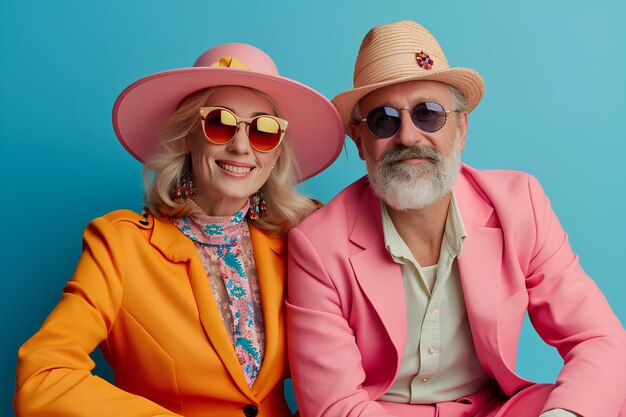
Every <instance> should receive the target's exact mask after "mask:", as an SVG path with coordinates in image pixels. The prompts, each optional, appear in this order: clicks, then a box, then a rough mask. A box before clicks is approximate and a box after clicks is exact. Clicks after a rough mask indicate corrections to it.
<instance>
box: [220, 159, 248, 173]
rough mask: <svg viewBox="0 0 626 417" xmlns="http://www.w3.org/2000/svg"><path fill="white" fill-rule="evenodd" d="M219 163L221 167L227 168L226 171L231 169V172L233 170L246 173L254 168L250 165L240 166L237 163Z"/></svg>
mask: <svg viewBox="0 0 626 417" xmlns="http://www.w3.org/2000/svg"><path fill="white" fill-rule="evenodd" d="M218 165H219V166H220V168H222V169H225V170H226V171H229V172H233V173H235V174H245V173H247V172H250V171H251V170H252V168H249V167H238V166H235V165H230V164H224V163H222V162H218Z"/></svg>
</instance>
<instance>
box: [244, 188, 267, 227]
mask: <svg viewBox="0 0 626 417" xmlns="http://www.w3.org/2000/svg"><path fill="white" fill-rule="evenodd" d="M248 215H249V216H250V218H251V219H252V220H258V219H260V218H263V217H265V216H267V204H266V203H265V197H263V193H262V192H261V190H259V191H257V192H256V193H254V194H252V195H251V196H250V209H249V210H248Z"/></svg>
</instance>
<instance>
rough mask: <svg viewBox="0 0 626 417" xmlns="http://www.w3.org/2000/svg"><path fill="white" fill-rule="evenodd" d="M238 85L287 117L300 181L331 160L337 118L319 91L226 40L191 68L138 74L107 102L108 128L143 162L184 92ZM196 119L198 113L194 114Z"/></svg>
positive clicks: (336, 147)
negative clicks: (264, 96) (266, 98)
mask: <svg viewBox="0 0 626 417" xmlns="http://www.w3.org/2000/svg"><path fill="white" fill-rule="evenodd" d="M216 86H242V87H249V88H253V89H255V90H258V91H261V92H263V93H265V94H267V95H268V96H269V97H271V98H272V100H273V101H274V102H275V103H276V104H277V105H278V108H279V110H280V112H281V114H280V117H281V118H283V119H285V120H287V122H288V123H289V126H288V128H287V136H286V139H285V140H289V141H290V143H291V145H292V148H293V153H294V156H295V163H296V165H297V174H298V175H297V177H298V180H299V181H304V180H306V179H308V178H310V177H312V176H314V175H316V174H318V173H319V172H321V171H323V170H324V169H325V168H327V167H328V166H329V165H330V164H332V163H333V162H334V161H335V159H336V158H337V156H338V155H339V153H340V152H341V148H342V147H343V143H344V134H343V127H342V122H341V118H340V117H339V114H338V113H337V111H336V110H335V108H334V107H333V105H332V104H331V102H330V101H329V100H328V99H327V98H326V97H324V96H323V95H322V94H320V93H319V92H317V91H315V90H314V89H312V88H310V87H307V86H306V85H304V84H301V83H299V82H297V81H294V80H291V79H289V78H285V77H282V76H280V75H279V74H278V69H277V68H276V65H275V64H274V61H272V59H271V58H270V57H269V56H268V55H267V54H266V53H265V52H263V51H262V50H260V49H258V48H256V47H254V46H251V45H247V44H243V43H228V44H222V45H219V46H216V47H214V48H211V49H209V50H207V51H206V52H204V53H203V54H202V55H200V57H199V58H198V59H197V60H196V62H195V64H194V65H193V67H191V68H180V69H174V70H169V71H164V72H159V73H156V74H152V75H148V76H147V77H144V78H141V79H140V80H138V81H136V82H134V83H133V84H131V85H130V86H128V87H127V88H126V89H125V90H124V91H123V92H122V93H121V94H120V95H119V97H118V98H117V100H116V101H115V105H114V106H113V128H114V129H115V134H116V135H117V137H118V139H119V140H120V142H121V143H122V145H123V146H124V147H125V148H126V150H127V151H128V152H129V153H130V154H131V155H133V156H134V157H135V158H137V159H138V160H139V161H140V162H142V163H143V162H144V161H145V160H146V159H147V158H149V157H150V156H152V155H154V154H156V153H157V152H159V141H158V132H159V129H160V128H161V126H162V125H163V124H164V123H165V121H166V120H167V119H168V118H169V117H170V116H171V115H172V114H173V113H174V112H175V111H176V109H177V108H178V106H179V105H180V103H181V101H182V100H183V99H184V98H185V97H187V96H188V95H189V94H191V93H193V92H195V91H198V90H202V89H205V88H208V87H216ZM198 120H199V116H198Z"/></svg>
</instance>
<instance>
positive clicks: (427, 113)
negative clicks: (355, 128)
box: [359, 101, 458, 139]
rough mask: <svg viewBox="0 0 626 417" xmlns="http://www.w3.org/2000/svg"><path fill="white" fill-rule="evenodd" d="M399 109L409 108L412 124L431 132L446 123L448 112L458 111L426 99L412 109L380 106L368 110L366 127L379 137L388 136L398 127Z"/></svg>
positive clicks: (399, 121) (399, 120)
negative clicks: (447, 108) (446, 108)
mask: <svg viewBox="0 0 626 417" xmlns="http://www.w3.org/2000/svg"><path fill="white" fill-rule="evenodd" d="M400 110H410V111H411V120H412V121H413V124H414V125H415V126H416V127H417V128H418V129H420V130H422V131H424V132H428V133H433V132H436V131H438V130H439V129H441V128H442V127H443V126H444V125H445V124H446V119H447V117H448V113H458V110H445V109H444V108H443V106H442V105H441V104H439V103H434V102H432V101H427V102H424V103H418V104H416V105H415V107H413V108H412V109H408V108H402V109H396V108H395V107H391V106H381V107H376V108H375V109H372V110H370V112H369V113H368V114H367V117H366V118H365V119H360V120H359V121H360V122H366V124H367V128H368V129H369V131H370V132H371V133H372V135H374V136H376V137H377V138H379V139H385V138H389V137H391V136H393V135H395V134H396V132H397V131H398V130H399V129H400V123H401V118H402V117H401V115H400Z"/></svg>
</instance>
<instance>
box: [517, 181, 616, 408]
mask: <svg viewBox="0 0 626 417" xmlns="http://www.w3.org/2000/svg"><path fill="white" fill-rule="evenodd" d="M528 187H529V193H530V199H531V203H532V205H533V216H534V225H535V230H533V231H532V232H531V233H533V234H535V237H534V240H533V241H530V243H531V244H532V252H531V257H530V259H529V262H528V264H527V265H528V269H527V270H526V288H527V291H528V297H529V305H528V313H529V317H530V320H531V322H532V324H533V326H534V327H535V329H536V330H537V332H538V333H539V335H540V336H541V338H542V339H543V340H544V341H545V342H546V343H548V344H550V345H552V346H554V347H556V348H557V350H558V351H559V354H560V355H561V357H562V358H563V361H564V366H563V369H562V370H561V372H560V374H559V376H558V378H557V381H556V388H555V389H554V390H553V391H552V394H551V395H550V397H549V398H548V400H547V402H546V404H545V406H544V411H545V410H550V409H553V408H565V409H570V410H575V411H576V412H577V413H579V414H581V415H583V416H585V417H595V416H597V417H601V416H616V415H617V410H621V409H622V407H624V402H625V400H626V333H625V332H624V329H623V327H622V324H621V323H620V322H619V319H617V317H616V316H615V314H614V313H613V311H612V309H611V307H610V306H609V304H608V302H607V301H606V298H605V297H604V295H603V294H602V293H601V292H600V290H599V289H598V287H597V286H596V285H595V283H594V282H593V281H592V280H591V278H589V276H587V274H586V273H585V272H584V271H583V269H582V268H581V266H580V264H579V261H578V256H576V255H575V254H574V253H573V252H572V249H571V248H570V245H569V242H568V239H567V235H566V234H565V232H564V231H563V229H562V228H561V225H560V223H559V221H558V219H557V217H556V215H555V214H554V212H553V211H552V208H551V207H550V202H549V201H548V198H547V197H546V195H545V194H544V192H543V189H542V187H541V185H540V184H539V182H538V181H537V180H536V179H535V178H533V177H530V176H529V183H528ZM616 266H617V265H616Z"/></svg>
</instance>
